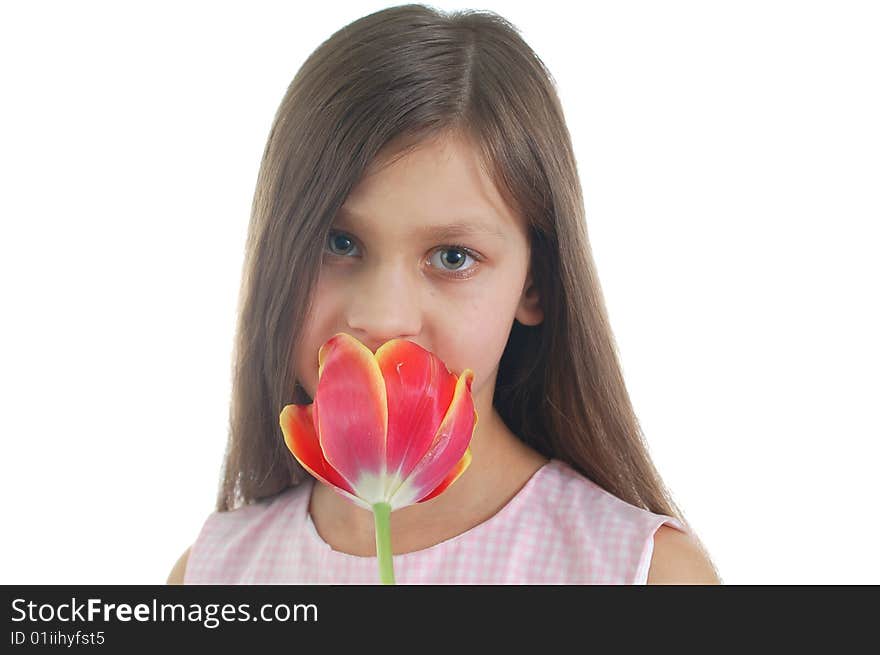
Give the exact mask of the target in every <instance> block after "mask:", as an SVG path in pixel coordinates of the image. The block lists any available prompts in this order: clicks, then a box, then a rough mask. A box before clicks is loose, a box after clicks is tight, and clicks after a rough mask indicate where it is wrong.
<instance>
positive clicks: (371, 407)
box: [312, 332, 388, 504]
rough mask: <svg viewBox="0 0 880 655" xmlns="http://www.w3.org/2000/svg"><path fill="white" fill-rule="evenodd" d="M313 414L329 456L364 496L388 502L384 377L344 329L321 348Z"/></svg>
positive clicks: (351, 486)
mask: <svg viewBox="0 0 880 655" xmlns="http://www.w3.org/2000/svg"><path fill="white" fill-rule="evenodd" d="M312 404H313V405H314V415H315V426H316V428H317V432H318V441H319V443H320V445H321V450H322V451H323V453H324V457H325V458H326V459H327V461H328V462H329V463H330V465H331V466H332V467H333V468H334V469H335V470H336V471H338V472H339V474H340V475H341V476H342V477H343V478H345V480H346V481H347V482H348V484H349V486H350V488H351V489H354V492H355V494H356V495H357V496H358V497H359V498H361V499H362V500H364V501H366V502H368V503H370V504H372V503H376V502H381V501H384V500H385V488H384V487H385V484H386V476H385V470H386V469H385V435H386V434H387V428H388V403H387V400H386V393H385V381H384V380H383V379H382V372H381V371H380V370H379V366H378V364H377V363H376V358H375V356H374V355H373V353H372V352H371V351H370V349H369V348H367V347H366V346H365V345H363V344H362V343H361V342H360V341H358V340H357V339H355V338H354V337H352V336H350V335H348V334H345V333H344V332H340V333H339V334H336V335H334V336H333V337H331V338H330V339H329V340H328V341H327V342H326V343H325V344H324V345H323V346H321V350H320V351H319V352H318V389H317V391H316V392H315V402H314V403H312Z"/></svg>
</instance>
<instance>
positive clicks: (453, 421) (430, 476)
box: [390, 369, 477, 510]
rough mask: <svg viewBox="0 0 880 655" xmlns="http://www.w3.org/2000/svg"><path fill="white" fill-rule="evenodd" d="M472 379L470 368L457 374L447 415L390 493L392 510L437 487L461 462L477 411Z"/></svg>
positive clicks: (415, 501)
mask: <svg viewBox="0 0 880 655" xmlns="http://www.w3.org/2000/svg"><path fill="white" fill-rule="evenodd" d="M473 381H474V372H473V371H472V370H470V369H465V370H464V371H463V372H462V374H461V376H459V378H458V380H457V381H456V384H455V392H454V394H453V397H452V402H451V403H450V405H449V409H448V411H447V412H446V416H444V417H443V421H442V422H441V423H440V427H439V428H437V433H436V434H435V435H434V440H433V442H432V443H431V446H430V448H429V449H428V451H427V452H426V453H425V455H424V456H423V457H422V458H421V459H420V460H419V461H418V463H417V464H416V466H415V468H413V470H412V472H411V473H410V475H409V476H408V477H407V478H406V480H405V481H404V482H403V484H401V485H400V488H399V489H398V490H397V492H396V493H395V494H394V496H392V498H391V501H390V502H391V507H392V510H393V509H397V508H400V507H406V506H407V505H411V504H414V503H417V502H418V501H419V500H421V499H422V498H424V497H425V496H427V495H428V494H430V493H431V492H432V491H434V490H435V489H437V488H438V487H439V486H440V484H441V483H442V482H443V481H444V479H445V478H446V477H447V475H448V474H449V472H450V471H451V470H453V469H454V468H455V467H456V466H458V465H459V464H460V460H461V459H462V458H463V457H464V454H465V452H466V451H467V450H468V446H469V445H470V441H471V437H472V436H473V433H474V430H475V429H476V426H477V412H476V410H474V401H473V396H472V395H471V393H470V390H471V384H472V383H473ZM447 486H448V485H447ZM438 493H439V492H438Z"/></svg>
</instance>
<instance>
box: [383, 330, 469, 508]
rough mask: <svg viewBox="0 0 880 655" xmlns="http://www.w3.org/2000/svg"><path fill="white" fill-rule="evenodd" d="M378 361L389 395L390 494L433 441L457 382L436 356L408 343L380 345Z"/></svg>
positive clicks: (395, 489) (391, 342) (387, 460)
mask: <svg viewBox="0 0 880 655" xmlns="http://www.w3.org/2000/svg"><path fill="white" fill-rule="evenodd" d="M376 361H377V362H378V364H379V369H380V370H381V371H382V377H383V378H384V380H385V390H386V394H387V396H388V436H387V439H386V445H385V459H386V462H387V468H388V474H389V476H390V477H391V478H392V480H390V481H389V482H390V483H391V484H392V485H393V486H392V488H391V489H389V492H390V494H393V493H394V492H396V491H397V488H398V487H399V486H400V483H402V482H403V481H404V480H406V478H408V477H409V475H410V473H412V471H413V469H414V468H415V466H416V464H418V462H419V460H421V459H422V457H424V455H425V453H427V452H428V449H429V448H430V447H431V444H432V443H433V442H434V436H435V435H436V433H437V428H439V427H440V424H441V422H442V421H443V418H444V416H446V413H447V410H448V409H449V406H450V404H451V403H452V398H453V395H454V393H455V384H456V380H457V378H456V376H455V375H453V374H452V373H450V372H449V371H448V370H447V368H446V366H445V365H444V364H443V362H442V361H441V360H440V359H439V358H438V357H437V356H436V355H434V354H433V353H431V352H430V351H428V350H425V349H424V348H422V347H421V346H419V345H418V344H416V343H413V342H412V341H408V340H406V339H392V340H391V341H388V342H386V343H384V344H383V345H382V346H380V347H379V349H378V350H377V351H376Z"/></svg>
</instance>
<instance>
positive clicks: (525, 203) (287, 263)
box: [217, 5, 696, 537]
mask: <svg viewBox="0 0 880 655" xmlns="http://www.w3.org/2000/svg"><path fill="white" fill-rule="evenodd" d="M555 87H556V84H555V81H554V80H553V78H552V76H551V74H550V73H549V71H548V70H547V69H546V67H545V66H544V64H543V62H542V61H541V60H540V59H539V58H538V56H537V55H536V54H535V53H534V52H533V51H532V50H531V48H530V47H529V46H528V45H527V44H526V43H525V41H524V40H523V39H522V38H521V36H520V34H519V32H518V30H517V29H516V28H515V27H514V26H513V25H511V24H510V23H509V22H507V21H506V20H505V19H504V18H502V17H500V16H498V15H497V14H495V13H492V12H486V11H471V10H465V11H456V12H453V13H448V12H440V11H437V10H435V9H433V8H429V7H425V6H422V5H405V6H398V7H392V8H389V9H385V10H382V11H378V12H376V13H373V14H370V15H368V16H366V17H364V18H361V19H359V20H356V21H354V22H353V23H351V24H349V25H347V26H345V27H343V28H342V29H340V30H339V31H337V32H336V33H335V34H333V35H332V36H331V37H330V38H329V39H327V40H326V41H324V42H323V43H322V44H321V45H320V46H319V47H318V48H317V49H316V50H315V51H314V52H313V53H312V54H311V55H310V56H309V57H308V59H307V60H306V61H305V63H304V64H303V65H302V67H301V68H300V70H299V71H298V72H297V74H296V76H295V77H294V79H293V81H292V82H291V84H290V86H289V88H288V89H287V92H286V94H285V96H284V98H283V100H282V101H281V105H280V107H279V109H278V111H277V113H276V115H275V119H274V122H273V124H272V127H271V130H270V133H269V137H268V141H267V143H266V147H265V151H264V153H263V158H262V162H261V166H260V171H259V176H258V180H257V186H256V192H255V195H254V201H253V208H252V215H251V221H250V226H249V230H248V237H247V244H246V253H245V262H244V268H243V271H242V285H241V291H240V296H239V306H238V312H239V314H238V324H237V334H236V342H235V349H234V357H233V360H234V362H233V385H232V399H231V408H230V432H229V442H228V446H227V452H226V456H225V461H224V467H223V468H224V470H223V474H222V479H221V485H220V490H219V494H218V498H217V510H218V511H228V510H230V509H234V508H235V507H237V506H239V505H241V504H247V503H250V502H253V501H254V500H257V499H260V498H264V497H267V496H272V495H274V494H277V493H279V492H280V491H283V490H284V489H286V488H288V487H290V486H293V485H296V484H299V483H300V482H302V481H303V480H304V479H305V478H306V477H307V476H308V473H307V472H306V471H305V470H304V469H303V468H302V467H301V466H300V465H299V463H298V462H297V461H296V460H295V459H294V457H292V456H291V455H290V453H289V451H288V450H287V448H286V446H285V444H284V440H283V438H282V434H281V429H280V427H279V423H278V417H279V414H280V412H281V410H282V408H283V407H284V406H285V405H287V404H290V403H297V404H307V403H310V402H311V401H312V399H311V398H309V397H308V395H307V394H306V393H305V390H304V389H303V388H302V387H301V386H300V385H299V384H298V383H297V381H296V379H295V373H294V371H293V366H292V361H293V353H294V350H295V348H296V344H297V339H298V338H299V335H300V331H301V329H302V323H303V321H304V318H305V317H306V316H307V314H308V310H309V307H310V301H311V297H312V289H313V287H314V285H315V282H316V278H317V272H318V269H319V267H320V265H321V253H322V249H323V244H324V243H325V242H326V239H327V236H328V230H329V228H330V224H331V222H332V221H333V218H334V217H335V214H336V212H337V210H338V209H339V207H340V205H342V203H343V202H344V201H345V199H346V197H347V195H348V193H349V192H350V191H351V189H352V188H353V187H354V186H355V185H356V184H357V182H358V180H359V179H360V178H361V176H362V174H363V173H364V172H365V170H366V169H367V168H368V167H369V166H371V164H372V163H373V162H374V160H375V159H376V158H377V155H380V151H381V155H382V158H383V160H384V155H385V154H386V153H388V152H390V153H391V154H395V153H396V154H397V155H398V156H399V155H401V154H405V152H406V151H407V147H409V146H414V145H417V144H418V143H419V142H420V141H421V140H422V139H425V138H430V137H432V136H436V135H439V134H442V133H449V132H458V133H460V134H462V135H467V136H468V137H470V139H471V140H472V143H474V144H475V145H477V147H479V148H480V151H481V154H482V158H483V160H484V164H485V166H486V172H487V173H488V174H489V175H490V176H491V178H492V179H493V180H494V182H495V184H496V186H497V187H498V190H499V192H500V193H501V194H502V195H503V196H504V197H505V199H506V200H507V202H508V203H510V206H511V207H512V208H515V210H516V211H518V212H519V213H520V214H521V215H522V216H524V217H525V219H526V220H527V222H528V224H529V231H530V236H531V246H532V247H531V252H532V259H531V267H532V268H531V271H532V275H533V279H534V283H535V284H536V285H537V287H538V289H539V293H540V298H541V303H542V308H543V310H544V321H543V322H542V323H541V324H540V325H537V326H531V327H529V326H524V325H522V324H520V323H519V322H518V321H514V326H513V329H512V331H511V334H510V337H509V340H508V343H507V346H506V348H505V350H504V353H503V355H502V358H501V362H500V368H499V372H498V377H497V380H496V389H495V396H494V405H495V407H496V408H497V410H498V412H499V414H500V415H501V417H502V418H503V419H504V421H505V423H506V424H507V426H508V427H509V428H510V429H511V431H513V432H514V433H515V434H516V435H517V436H519V437H520V438H521V439H522V440H523V441H525V442H526V443H528V444H529V445H530V446H531V447H533V448H534V449H535V450H537V451H539V452H540V453H542V454H543V455H545V456H547V457H555V458H557V459H560V460H563V461H565V462H567V463H569V464H570V465H571V466H572V467H574V468H575V469H576V470H577V471H579V472H580V473H581V474H583V475H584V476H586V477H588V478H590V479H591V480H593V481H594V482H595V483H597V484H598V485H600V486H601V487H603V488H604V489H606V490H607V491H609V492H611V493H612V494H614V495H615V496H617V497H619V498H621V499H622V500H624V501H626V502H628V503H630V504H632V505H636V506H638V507H641V508H644V509H647V510H649V511H652V512H655V513H661V514H667V515H670V516H675V517H676V518H678V519H679V520H681V521H682V522H683V523H685V524H687V523H686V521H685V519H684V517H683V514H682V512H681V511H680V509H679V508H678V506H677V505H676V503H675V502H674V500H673V499H672V496H671V494H670V492H669V490H668V489H667V488H666V487H665V486H664V484H663V481H662V480H661V478H660V475H659V474H658V472H657V470H656V469H655V467H654V465H653V463H652V461H651V458H650V456H649V453H648V449H647V446H646V444H645V441H644V438H643V435H642V432H641V428H640V426H639V423H638V420H637V418H636V416H635V413H634V411H633V408H632V405H631V403H630V399H629V395H628V393H627V389H626V386H625V384H624V380H623V377H622V374H621V368H620V364H619V362H618V357H617V352H616V344H615V341H614V337H613V335H612V331H611V328H610V326H609V322H608V316H607V313H606V309H605V304H604V299H603V295H602V291H601V288H600V284H599V279H598V276H597V275H596V268H595V265H594V263H593V258H592V254H591V250H590V244H589V240H588V237H587V229H586V222H585V217H584V204H583V198H582V192H581V185H580V181H579V179H578V175H577V168H576V164H575V157H574V154H573V150H572V146H571V139H570V136H569V132H568V128H567V126H566V123H565V119H564V117H563V111H562V108H561V106H560V102H559V99H558V97H557V93H556V90H555ZM373 165H374V164H373ZM694 536H695V537H696V535H694Z"/></svg>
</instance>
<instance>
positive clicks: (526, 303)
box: [514, 274, 544, 326]
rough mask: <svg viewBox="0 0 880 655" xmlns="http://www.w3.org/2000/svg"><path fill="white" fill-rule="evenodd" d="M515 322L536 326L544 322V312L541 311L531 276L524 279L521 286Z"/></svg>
mask: <svg viewBox="0 0 880 655" xmlns="http://www.w3.org/2000/svg"><path fill="white" fill-rule="evenodd" d="M514 318H516V320H517V321H519V322H520V323H522V324H523V325H529V326H531V325H538V324H539V323H541V322H542V321H543V320H544V310H543V309H541V297H540V295H539V294H538V288H537V287H536V286H535V285H534V284H533V282H532V276H531V274H529V276H528V277H527V278H526V283H525V284H524V285H523V293H522V296H521V297H520V300H519V306H518V307H517V308H516V316H515V317H514Z"/></svg>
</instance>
